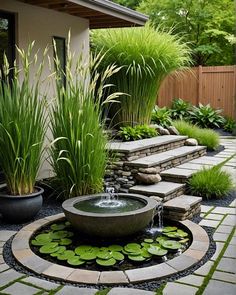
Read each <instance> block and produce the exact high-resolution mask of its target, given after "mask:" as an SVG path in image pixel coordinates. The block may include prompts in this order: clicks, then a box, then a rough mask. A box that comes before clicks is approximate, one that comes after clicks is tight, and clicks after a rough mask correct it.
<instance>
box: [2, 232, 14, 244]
mask: <svg viewBox="0 0 236 295" xmlns="http://www.w3.org/2000/svg"><path fill="white" fill-rule="evenodd" d="M15 233H16V231H13V230H1V231H0V241H2V242H6V241H7V240H9V239H10V238H11V237H12V236H13V235H14V234H15Z"/></svg>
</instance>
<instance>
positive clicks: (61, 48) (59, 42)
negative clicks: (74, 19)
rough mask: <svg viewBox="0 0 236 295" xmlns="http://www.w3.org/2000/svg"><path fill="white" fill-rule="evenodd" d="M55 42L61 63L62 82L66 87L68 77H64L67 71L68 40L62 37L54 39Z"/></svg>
mask: <svg viewBox="0 0 236 295" xmlns="http://www.w3.org/2000/svg"><path fill="white" fill-rule="evenodd" d="M53 40H54V42H55V51H56V52H55V51H54V55H55V53H57V57H58V59H59V62H60V67H61V80H62V83H63V85H64V86H65V84H66V77H65V75H64V73H65V71H66V39H65V38H61V37H53Z"/></svg>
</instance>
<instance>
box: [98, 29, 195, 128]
mask: <svg viewBox="0 0 236 295" xmlns="http://www.w3.org/2000/svg"><path fill="white" fill-rule="evenodd" d="M92 45H93V48H94V50H98V51H102V52H104V53H105V52H107V54H106V56H105V58H104V59H103V62H102V63H101V67H102V68H103V69H104V68H106V67H107V66H108V65H110V64H116V65H117V66H119V67H121V70H120V71H119V72H117V73H116V74H115V75H114V76H113V77H112V79H111V80H110V82H111V83H112V84H114V87H115V89H116V91H118V92H122V93H124V95H121V96H120V97H119V102H120V103H115V104H113V106H112V108H111V115H112V119H113V125H116V124H117V125H123V126H135V125H142V124H149V123H150V121H151V116H152V110H153V108H154V106H155V102H156V99H157V94H158V91H159V88H160V85H161V82H162V81H163V79H164V78H165V77H166V76H167V75H168V74H169V73H171V72H173V71H175V70H177V69H178V70H179V69H183V68H184V67H186V66H188V65H189V63H190V50H189V48H188V46H187V45H186V44H183V43H182V42H181V40H180V39H178V38H177V37H176V36H174V35H171V34H169V33H165V32H160V31H157V30H155V29H154V28H152V27H151V26H146V27H143V28H125V29H108V30H96V31H95V32H94V33H93V35H92Z"/></svg>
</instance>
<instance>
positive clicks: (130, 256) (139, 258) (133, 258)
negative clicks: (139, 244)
mask: <svg viewBox="0 0 236 295" xmlns="http://www.w3.org/2000/svg"><path fill="white" fill-rule="evenodd" d="M128 258H129V259H130V260H132V261H144V260H146V258H145V257H143V256H141V255H137V256H133V255H129V256H128Z"/></svg>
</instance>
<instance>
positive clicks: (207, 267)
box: [194, 260, 214, 276]
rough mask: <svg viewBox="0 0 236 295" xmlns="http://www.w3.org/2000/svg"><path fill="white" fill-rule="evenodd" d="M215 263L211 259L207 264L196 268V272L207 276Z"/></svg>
mask: <svg viewBox="0 0 236 295" xmlns="http://www.w3.org/2000/svg"><path fill="white" fill-rule="evenodd" d="M213 265H214V262H213V261H210V260H209V261H207V262H206V263H205V264H203V266H201V267H199V268H198V269H197V270H195V272H194V273H195V274H197V275H200V276H207V275H208V273H209V271H210V269H211V268H212V266H213Z"/></svg>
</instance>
